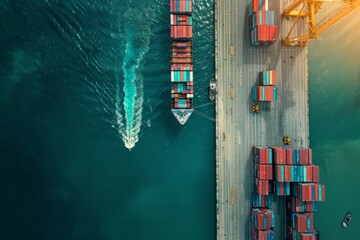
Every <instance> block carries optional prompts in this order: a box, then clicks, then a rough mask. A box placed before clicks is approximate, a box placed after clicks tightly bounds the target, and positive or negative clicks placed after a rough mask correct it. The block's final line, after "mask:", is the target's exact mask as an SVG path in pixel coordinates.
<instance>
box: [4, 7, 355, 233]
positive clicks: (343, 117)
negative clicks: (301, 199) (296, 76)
mask: <svg viewBox="0 0 360 240" xmlns="http://www.w3.org/2000/svg"><path fill="white" fill-rule="evenodd" d="M194 6H195V9H194V34H195V35H194V59H195V65H194V68H195V71H194V74H195V75H194V78H195V81H196V82H195V83H196V85H195V89H196V95H195V105H196V106H200V105H201V104H205V103H207V102H208V99H207V86H208V80H209V79H211V78H212V77H213V71H214V63H213V60H212V57H213V51H214V48H213V45H214V44H213V43H214V42H213V32H212V31H213V26H212V24H213V20H212V1H210V0H202V1H197V2H196V4H195V5H194ZM168 10H169V5H168V1H165V0H163V1H161V0H156V1H148V0H146V1H123V0H102V1H100V0H99V1H90V0H83V1H79V0H78V1H76V0H71V1H66V2H65V1H55V0H48V1H40V0H38V1H10V0H1V1H0V27H1V29H2V31H1V38H0V43H1V44H0V53H1V54H0V133H1V134H0V154H1V155H0V156H1V157H0V188H1V198H0V212H1V219H2V221H1V224H0V238H1V239H21V240H22V239H37V240H38V239H46V240H48V239H61V240H62V239H70V240H71V239H77V240H78V239H109V240H110V239H124V240H128V239H129V240H132V239H135V240H138V239H146V240H152V239H154V240H155V239H156V240H163V239H164V240H165V239H166V240H168V239H174V240H177V239H179V240H183V239H196V240H198V239H204V240H208V239H215V141H214V140H215V139H214V124H213V123H212V122H210V121H209V120H206V119H204V118H201V117H199V116H198V115H195V114H194V115H193V116H191V118H190V120H189V121H188V123H187V124H186V125H185V126H183V127H181V126H179V124H178V123H177V121H176V120H175V118H174V117H173V116H172V114H171V112H170V111H169V108H170V98H169V95H170V94H169V90H170V85H169V78H170V74H169V68H170V64H169V60H170V59H169V44H170V41H169V31H168V27H169V23H168V22H169V16H168V13H169V12H168ZM359 16H360V12H359V11H357V12H356V13H355V14H353V15H351V16H349V17H348V18H347V19H345V21H346V24H343V23H342V24H341V25H337V26H335V27H334V28H332V29H330V30H329V31H327V32H326V33H324V34H323V39H321V40H317V41H314V42H312V43H311V45H310V49H309V58H310V60H309V63H310V64H309V86H310V93H309V94H310V122H311V124H310V130H311V146H312V148H313V149H314V162H315V163H316V164H318V165H320V166H321V182H323V183H324V184H325V185H326V187H327V193H326V195H327V200H326V202H325V203H322V204H320V209H319V212H318V213H316V217H315V219H316V226H317V227H318V228H319V229H320V231H321V236H322V238H321V239H336V240H337V239H358V238H357V237H356V236H357V228H356V227H357V225H358V224H359V220H358V219H359V218H358V217H357V216H358V215H359V209H358V208H357V206H358V200H359V199H360V190H359V188H358V187H357V181H358V179H360V172H359V171H358V170H357V169H358V167H359V163H358V159H359V156H360V152H359V151H360V139H359V136H360V127H359V126H360V125H359V121H360V109H359V108H360V65H359V56H360V45H359V44H358V43H359V40H360V31H359V30H358V29H357V26H359V23H360V19H359ZM199 111H201V112H202V113H205V114H207V115H209V116H213V115H214V111H213V107H203V108H200V109H199ZM126 146H127V147H133V148H132V151H131V153H129V151H128V150H127V148H126ZM347 211H352V212H353V213H354V218H353V221H352V222H351V225H350V227H349V228H348V229H346V230H345V229H342V228H341V227H340V223H341V221H342V218H343V217H344V215H345V213H346V212H347Z"/></svg>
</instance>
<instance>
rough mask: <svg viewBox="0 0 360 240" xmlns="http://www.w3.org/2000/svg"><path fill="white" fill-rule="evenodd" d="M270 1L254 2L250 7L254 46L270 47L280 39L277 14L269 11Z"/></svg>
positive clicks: (251, 32)
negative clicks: (276, 19)
mask: <svg viewBox="0 0 360 240" xmlns="http://www.w3.org/2000/svg"><path fill="white" fill-rule="evenodd" d="M268 8H269V1H268V0H252V1H251V2H250V6H249V13H251V14H250V16H249V27H250V38H251V44H252V45H253V46H259V45H270V44H272V43H274V42H276V41H277V39H278V26H277V25H275V13H274V11H269V10H268Z"/></svg>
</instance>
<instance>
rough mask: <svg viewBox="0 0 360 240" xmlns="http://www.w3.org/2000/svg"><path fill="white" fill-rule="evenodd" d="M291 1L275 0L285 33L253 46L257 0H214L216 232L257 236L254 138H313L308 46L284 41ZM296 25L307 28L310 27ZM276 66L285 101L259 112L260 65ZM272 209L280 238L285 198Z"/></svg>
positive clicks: (299, 141)
mask: <svg viewBox="0 0 360 240" xmlns="http://www.w3.org/2000/svg"><path fill="white" fill-rule="evenodd" d="M290 2H291V1H288V0H282V1H270V5H269V10H273V11H275V13H276V23H277V24H278V26H279V41H278V42H276V43H275V44H273V45H271V46H267V47H266V46H262V47H253V46H251V44H250V36H249V26H248V16H249V10H248V5H249V3H250V1H249V0H248V1H239V0H226V1H223V0H215V4H214V5H215V38H216V39H215V44H216V54H215V55H216V73H215V76H216V79H217V87H218V95H217V100H216V119H217V123H216V135H217V140H216V165H217V170H216V171H217V174H216V176H217V178H216V182H217V186H216V188H217V189H216V191H217V239H241V240H242V239H250V225H249V217H250V208H251V194H252V190H253V177H252V146H254V145H282V138H283V136H284V135H290V136H291V139H292V144H293V145H295V146H301V147H308V146H309V117H308V66H307V64H308V60H307V51H308V50H307V48H300V47H286V48H285V47H282V44H281V39H282V38H283V37H285V36H286V34H287V31H288V30H289V29H290V27H291V21H290V20H286V19H282V17H281V12H282V11H283V10H284V8H286V7H287V6H288V5H289V4H290ZM294 31H295V33H304V32H305V27H304V26H303V24H302V26H300V27H297V28H296V29H295V30H294ZM232 46H233V48H232ZM232 52H233V53H232ZM271 69H275V70H276V72H277V84H276V85H277V87H278V101H277V102H276V103H263V104H260V112H259V113H252V111H251V105H252V101H251V88H252V87H253V86H255V85H258V82H257V80H258V77H257V76H258V74H259V72H260V71H263V70H271ZM273 209H274V210H275V212H276V214H277V219H276V228H275V234H276V239H283V237H280V233H281V232H282V231H283V230H284V224H283V223H282V222H283V220H284V212H285V211H284V210H285V209H284V203H283V202H275V204H274V205H273Z"/></svg>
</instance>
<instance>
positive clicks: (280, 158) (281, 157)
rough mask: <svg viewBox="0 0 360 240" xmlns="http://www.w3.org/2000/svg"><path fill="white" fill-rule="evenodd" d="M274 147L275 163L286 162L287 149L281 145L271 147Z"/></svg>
mask: <svg viewBox="0 0 360 240" xmlns="http://www.w3.org/2000/svg"><path fill="white" fill-rule="evenodd" d="M271 148H272V149H273V156H274V163H275V164H286V156H285V149H282V148H280V147H271Z"/></svg>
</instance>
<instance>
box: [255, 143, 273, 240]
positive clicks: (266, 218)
mask: <svg viewBox="0 0 360 240" xmlns="http://www.w3.org/2000/svg"><path fill="white" fill-rule="evenodd" d="M253 151H254V161H253V166H254V167H253V169H254V171H253V173H254V183H255V184H254V188H255V191H254V193H253V199H252V210H251V238H252V239H264V240H273V239H274V231H273V229H274V224H275V215H274V212H273V210H271V209H270V208H271V205H272V201H273V199H272V196H271V195H270V193H271V192H272V182H273V181H272V180H273V164H272V160H273V156H272V151H271V148H268V147H254V148H253Z"/></svg>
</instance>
